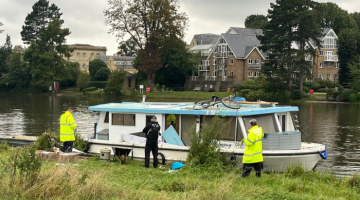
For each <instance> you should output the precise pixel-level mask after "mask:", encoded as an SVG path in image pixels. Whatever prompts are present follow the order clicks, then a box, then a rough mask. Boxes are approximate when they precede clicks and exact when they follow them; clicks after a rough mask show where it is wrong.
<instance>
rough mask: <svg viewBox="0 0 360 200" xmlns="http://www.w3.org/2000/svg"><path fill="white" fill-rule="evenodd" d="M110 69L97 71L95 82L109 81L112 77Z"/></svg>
mask: <svg viewBox="0 0 360 200" xmlns="http://www.w3.org/2000/svg"><path fill="white" fill-rule="evenodd" d="M110 73H111V72H110V69H108V68H100V69H99V70H97V71H96V73H95V76H94V81H107V80H108V78H109V75H110Z"/></svg>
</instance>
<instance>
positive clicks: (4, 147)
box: [0, 141, 10, 152]
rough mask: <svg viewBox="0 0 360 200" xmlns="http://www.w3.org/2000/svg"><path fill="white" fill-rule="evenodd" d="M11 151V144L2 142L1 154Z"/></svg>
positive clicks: (0, 144)
mask: <svg viewBox="0 0 360 200" xmlns="http://www.w3.org/2000/svg"><path fill="white" fill-rule="evenodd" d="M9 149H10V145H9V143H7V142H6V141H2V142H1V143H0V152H2V151H8V150H9Z"/></svg>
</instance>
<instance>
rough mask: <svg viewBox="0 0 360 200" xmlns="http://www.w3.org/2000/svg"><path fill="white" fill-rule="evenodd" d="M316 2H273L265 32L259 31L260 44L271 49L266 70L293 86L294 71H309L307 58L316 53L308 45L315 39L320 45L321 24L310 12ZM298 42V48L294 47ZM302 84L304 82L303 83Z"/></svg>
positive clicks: (302, 72) (301, 77) (304, 0)
mask: <svg viewBox="0 0 360 200" xmlns="http://www.w3.org/2000/svg"><path fill="white" fill-rule="evenodd" d="M315 5H316V3H315V2H314V1H312V0H277V1H276V3H271V4H270V7H271V8H270V9H269V10H268V16H267V17H268V19H269V20H270V21H269V22H268V23H267V24H266V26H265V27H264V33H263V35H259V36H258V39H259V40H260V41H261V44H262V46H261V47H260V48H261V49H262V50H263V51H268V52H269V60H270V62H268V63H267V64H266V65H265V68H264V72H265V74H267V75H269V74H270V73H268V72H271V75H276V76H278V77H281V78H282V79H283V80H282V81H286V82H287V85H288V90H289V91H290V90H291V83H292V74H294V73H295V72H298V73H299V76H300V79H303V76H304V75H305V74H306V73H307V72H309V69H310V68H311V65H310V63H309V62H306V61H305V56H306V55H313V54H315V50H314V49H311V48H306V46H308V47H309V46H310V45H309V44H308V41H309V40H310V39H312V40H313V41H314V42H315V43H316V45H317V46H320V41H319V39H318V37H320V36H321V27H320V25H319V24H318V23H316V19H317V18H316V16H314V13H312V12H311V8H313V7H314V6H315ZM293 44H298V46H299V48H294V47H293ZM300 87H301V88H302V84H301V86H300Z"/></svg>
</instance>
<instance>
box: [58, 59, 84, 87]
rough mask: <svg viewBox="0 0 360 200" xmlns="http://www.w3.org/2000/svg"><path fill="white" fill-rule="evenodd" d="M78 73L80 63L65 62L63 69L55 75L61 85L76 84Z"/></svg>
mask: <svg viewBox="0 0 360 200" xmlns="http://www.w3.org/2000/svg"><path fill="white" fill-rule="evenodd" d="M79 74H80V64H79V63H78V62H69V61H66V62H65V66H64V68H63V70H61V71H60V73H59V74H58V75H57V78H58V79H60V80H61V82H60V84H61V86H63V87H69V86H76V81H77V79H78V77H79Z"/></svg>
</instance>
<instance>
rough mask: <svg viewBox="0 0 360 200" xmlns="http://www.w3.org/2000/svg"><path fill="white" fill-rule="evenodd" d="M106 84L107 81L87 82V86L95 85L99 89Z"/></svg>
mask: <svg viewBox="0 0 360 200" xmlns="http://www.w3.org/2000/svg"><path fill="white" fill-rule="evenodd" d="M106 85H107V81H90V83H89V87H95V88H100V89H104V88H106Z"/></svg>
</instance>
